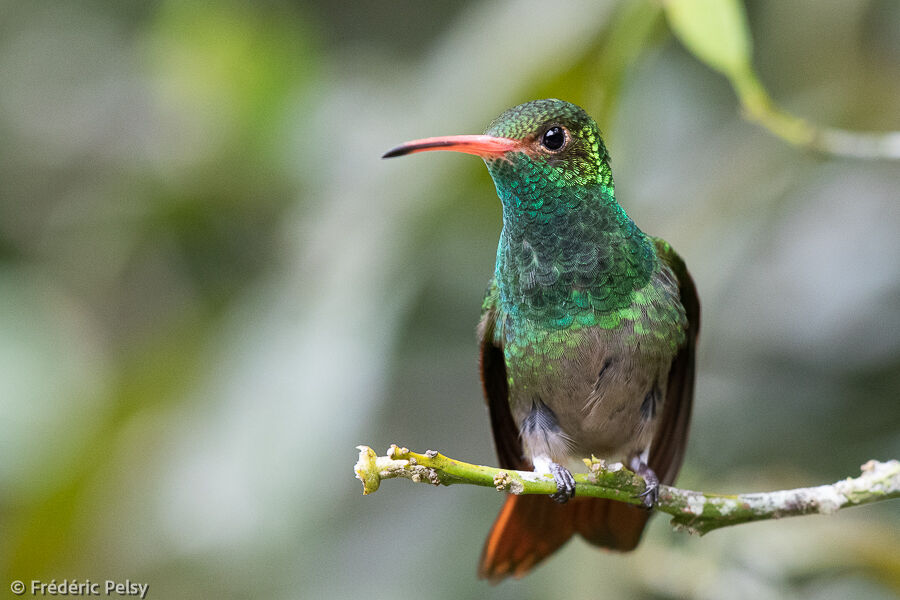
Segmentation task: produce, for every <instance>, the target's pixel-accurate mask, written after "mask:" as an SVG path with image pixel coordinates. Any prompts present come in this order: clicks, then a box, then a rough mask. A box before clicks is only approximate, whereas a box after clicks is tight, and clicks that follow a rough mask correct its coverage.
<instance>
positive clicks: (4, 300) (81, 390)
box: [0, 0, 900, 600]
mask: <svg viewBox="0 0 900 600" xmlns="http://www.w3.org/2000/svg"><path fill="white" fill-rule="evenodd" d="M747 11H748V16H749V23H750V28H751V31H752V34H753V37H754V41H755V51H754V59H755V62H756V66H757V68H758V70H759V73H760V76H761V77H762V79H763V81H764V82H765V83H766V84H767V86H768V87H769V89H770V91H771V92H772V94H773V96H774V97H776V98H777V99H778V100H779V101H780V102H781V103H782V104H783V106H784V107H786V108H787V109H789V110H791V111H793V112H795V113H797V114H801V115H804V116H806V117H809V118H811V119H814V120H816V121H818V122H821V123H827V124H830V125H834V126H838V127H845V128H850V129H858V130H890V129H900V4H898V3H896V2H894V1H891V0H871V1H863V0H854V1H847V0H820V1H812V0H809V1H804V2H781V1H779V0H761V1H752V2H748V3H747ZM0 14H2V15H3V18H2V19H0V561H2V566H3V568H2V573H3V575H4V579H3V580H2V581H0V584H2V585H0V590H3V591H0V594H7V595H9V596H10V597H12V595H11V592H9V591H7V590H8V589H9V588H8V586H9V582H10V581H12V580H14V579H22V580H25V581H26V582H27V581H30V580H31V579H43V580H45V581H49V580H50V579H53V578H55V579H57V580H62V579H64V578H68V579H72V578H77V579H79V580H84V579H86V578H91V579H93V580H100V581H102V580H104V579H116V578H118V579H120V580H124V579H125V578H129V579H131V580H132V581H137V582H146V583H149V584H150V592H149V596H148V597H150V598H157V599H161V598H274V599H281V598H285V599H287V598H350V597H369V598H410V597H429V598H431V597H433V598H447V599H450V598H453V599H456V598H467V597H492V598H494V597H496V598H532V597H533V598H539V597H547V596H549V595H560V592H561V590H563V595H565V596H566V597H570V598H588V597H591V598H595V597H611V598H612V597H616V598H647V599H662V598H702V599H719V598H748V599H749V598H754V599H758V598H762V599H800V598H804V599H805V598H813V599H822V600H825V599H829V600H830V599H843V598H851V597H852V598H874V599H881V598H897V597H900V534H898V532H900V511H898V505H897V503H896V502H889V503H882V504H878V505H873V506H870V507H864V508H857V509H852V510H848V511H844V512H841V513H840V514H838V515H836V516H833V517H828V518H826V517H806V518H801V519H793V520H787V521H780V522H767V523H760V524H754V525H745V526H741V527H735V528H731V529H727V530H722V531H718V532H715V533H712V534H710V535H709V536H707V537H705V538H702V539H700V538H697V537H689V536H687V535H686V534H683V533H673V532H672V531H671V530H670V528H669V527H668V525H667V523H666V519H664V518H662V517H657V518H656V519H654V521H653V522H652V524H651V526H650V528H649V530H648V532H647V534H646V536H645V542H644V543H643V544H642V546H641V547H640V548H639V549H638V550H637V551H636V552H634V553H633V554H630V555H626V556H620V555H612V554H607V553H604V552H600V551H597V550H595V549H592V548H589V547H588V546H586V545H585V544H584V543H583V542H582V541H581V540H576V541H573V542H571V543H570V544H569V545H568V546H566V547H565V548H564V549H563V551H561V552H560V553H559V554H558V555H557V556H555V557H554V558H553V559H552V560H550V561H549V562H548V563H547V564H545V565H543V566H542V567H541V568H540V569H539V570H538V571H537V573H536V574H535V575H534V576H531V577H529V578H527V579H525V580H522V581H517V582H507V583H504V584H503V585H501V586H499V587H495V588H492V587H490V586H488V585H487V584H486V583H484V582H481V581H477V580H476V579H475V565H476V560H477V558H478V555H479V553H480V550H481V545H482V542H483V539H484V537H485V535H486V534H487V531H488V528H489V526H490V524H491V523H492V522H493V520H494V518H495V516H496V513H497V511H498V510H499V507H500V505H501V503H502V498H501V497H500V496H499V495H498V494H494V493H491V492H490V491H488V490H485V489H481V488H474V487H467V486H458V487H453V488H448V489H433V488H430V487H426V486H419V485H411V484H408V483H406V482H389V483H386V484H385V485H384V486H383V488H382V489H381V490H380V491H379V492H378V493H377V494H375V495H374V496H371V497H363V496H362V495H361V486H360V484H359V482H358V481H356V480H355V479H354V478H353V475H352V465H353V463H354V462H355V460H356V450H355V449H354V446H355V445H357V444H360V443H365V444H368V445H371V446H373V447H374V448H376V449H377V450H378V451H379V452H383V451H384V450H385V449H386V448H387V446H388V444H390V443H392V442H396V443H399V444H402V445H406V446H408V447H410V448H413V449H417V450H420V451H424V450H425V449H428V448H434V449H439V450H441V451H442V452H445V453H446V454H448V455H450V456H453V457H457V458H460V459H464V460H470V461H473V462H481V463H487V464H492V463H495V457H494V452H493V446H492V442H491V438H490V433H489V425H488V422H487V413H486V409H485V406H484V403H483V401H482V398H481V391H480V387H479V381H478V374H477V369H476V349H475V337H474V326H475V323H476V321H477V320H478V317H479V308H480V303H481V296H482V293H483V292H484V289H485V286H486V284H487V281H488V277H489V276H490V274H491V272H492V270H493V263H494V255H495V249H496V243H497V237H498V234H499V229H500V206H499V202H498V201H497V199H496V198H495V196H494V190H493V185H492V184H491V181H490V178H489V176H488V174H487V171H486V169H485V168H484V166H483V165H482V164H480V162H479V161H478V160H477V159H475V158H473V157H467V156H456V155H425V156H414V157H410V158H405V159H402V160H396V161H382V160H380V158H379V157H380V155H381V154H382V153H383V152H384V151H385V150H387V149H389V148H391V147H393V146H394V145H396V144H398V143H400V142H402V141H404V140H407V139H411V138H417V137H425V136H431V135H442V134H453V133H478V132H480V131H482V130H483V129H484V127H485V126H486V125H487V124H488V123H489V121H490V120H491V119H492V118H493V117H494V116H495V115H497V114H499V113H500V112H501V111H503V110H504V109H505V108H507V107H509V106H512V105H515V104H518V103H520V102H524V101H526V100H531V99H535V98H541V97H551V96H555V97H560V98H564V99H567V100H570V101H572V102H576V103H578V104H581V105H583V106H584V107H585V108H586V109H587V110H588V112H590V113H592V114H593V115H594V116H595V117H596V118H597V120H598V122H599V123H600V126H601V128H602V129H603V131H604V132H605V136H606V141H607V145H608V147H609V148H610V151H611V154H612V159H613V163H612V164H613V171H614V174H615V177H616V183H617V187H616V189H617V192H618V198H619V200H620V202H621V203H622V204H623V206H625V208H626V210H628V212H629V213H630V215H631V216H632V217H633V218H634V220H635V221H636V222H637V223H638V224H639V225H640V226H641V228H642V229H644V230H645V231H647V232H649V233H652V234H655V235H660V236H662V237H664V238H666V239H667V240H669V241H670V242H671V243H672V244H673V245H674V246H675V247H676V248H677V250H678V251H679V252H680V254H681V255H682V256H683V257H684V258H685V260H686V261H687V263H688V265H689V267H690V268H691V270H692V272H693V275H694V278H695V280H696V282H697V286H698V288H699V292H700V297H701V301H702V303H703V309H704V323H703V331H702V335H701V342H700V354H699V373H698V381H697V395H696V402H695V407H696V408H695V415H696V417H695V420H694V426H693V434H692V440H691V443H690V447H689V451H688V454H687V459H686V464H685V467H684V469H683V472H682V476H681V478H680V480H679V483H680V484H681V485H682V486H683V487H692V488H697V489H703V490H707V491H719V492H739V491H761V490H767V489H780V488H785V487H797V486H802V485H813V484H819V483H827V482H830V481H833V480H835V479H838V478H841V477H844V476H847V475H853V474H855V473H857V472H858V467H859V465H860V464H861V463H863V462H865V461H866V460H867V459H869V458H877V459H888V458H897V457H900V433H898V432H900V410H898V398H900V259H898V257H900V235H898V232H900V204H898V196H900V193H898V190H900V168H898V165H897V163H890V162H887V161H860V160H848V159H836V158H829V157H826V156H821V155H814V154H810V153H808V152H805V151H802V150H800V149H798V148H795V147H792V146H790V145H787V144H785V143H784V142H782V141H781V140H779V139H777V138H774V137H772V136H771V135H770V134H769V133H767V132H766V131H764V130H762V129H760V128H759V127H757V126H755V125H753V124H750V123H747V122H746V121H744V120H742V118H741V116H740V110H739V107H738V103H737V101H736V98H735V95H734V93H733V91H732V90H731V88H730V87H729V85H728V83H727V81H726V80H725V79H724V78H723V77H722V76H721V75H719V74H717V73H715V72H713V71H711V70H710V69H709V68H707V67H706V66H704V65H703V64H701V63H700V62H698V61H697V60H696V59H695V58H694V57H693V56H692V55H690V54H689V53H688V52H687V51H686V50H685V49H684V48H683V47H682V46H681V45H680V44H679V43H678V42H677V41H676V40H675V39H673V37H672V35H671V33H670V31H669V29H668V27H667V25H666V21H665V18H664V16H663V14H662V7H661V5H660V4H659V3H657V2H649V1H648V2H640V1H638V2H623V3H620V2H560V3H553V4H552V5H551V4H549V3H537V2H518V1H513V0H496V1H490V2H472V1H470V2H458V3H429V2H412V1H402V2H384V3H349V2H345V3H332V2H324V1H323V2H318V3H315V2H310V3H305V2H287V1H282V2H279V1H262V2H258V3H254V4H252V5H251V4H249V3H241V2H218V3H192V2H177V1H170V2H156V1H154V2H147V1H140V2H138V1H135V0H127V1H120V2H102V1H99V0H80V1H77V2H76V1H73V2H51V1H47V0H34V1H32V2H15V1H11V0H7V1H0ZM607 590H608V593H606V591H607Z"/></svg>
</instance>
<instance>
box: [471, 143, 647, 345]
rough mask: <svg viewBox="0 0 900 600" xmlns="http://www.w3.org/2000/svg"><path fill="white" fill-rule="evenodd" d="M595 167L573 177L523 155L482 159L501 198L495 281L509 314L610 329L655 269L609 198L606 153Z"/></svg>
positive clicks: (542, 322)
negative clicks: (501, 216)
mask: <svg viewBox="0 0 900 600" xmlns="http://www.w3.org/2000/svg"><path fill="white" fill-rule="evenodd" d="M595 164H596V166H597V168H598V170H597V172H591V173H574V174H573V173H572V172H571V171H569V172H566V171H564V170H563V169H562V168H561V167H559V166H557V165H554V164H553V163H552V162H551V161H546V160H541V161H538V160H535V159H533V158H531V157H530V156H528V155H527V154H525V153H515V154H508V155H507V158H505V159H498V160H493V161H489V162H488V169H489V170H490V172H491V176H492V177H493V179H494V183H495V185H496V187H497V194H498V195H499V196H500V200H501V202H502V203H503V231H502V233H501V235H500V245H499V247H498V248H497V266H496V271H495V278H496V281H497V287H498V289H499V294H500V303H501V306H502V308H503V310H504V311H505V312H506V313H507V314H509V315H510V316H512V317H522V318H525V319H528V320H530V321H531V322H533V323H534V324H536V325H539V326H541V327H546V328H549V329H567V328H580V327H590V326H601V327H605V328H612V327H615V326H617V325H618V324H619V323H620V317H623V316H626V315H624V314H623V311H627V310H628V309H629V308H630V307H631V306H632V304H633V303H634V300H635V298H634V295H635V293H637V292H638V290H640V289H641V288H642V287H644V286H645V285H646V284H647V283H648V281H649V280H650V277H651V275H652V273H653V271H654V270H655V269H656V268H657V260H656V254H655V252H654V248H653V243H652V241H651V240H650V239H648V238H647V236H645V235H644V233H643V232H642V231H641V230H640V229H638V228H637V226H636V225H635V224H634V222H633V221H632V220H631V219H630V218H629V217H628V215H627V214H625V211H624V210H623V209H622V207H621V206H619V204H618V203H617V202H616V200H615V193H614V184H613V180H612V175H611V173H610V170H609V165H608V163H607V162H606V160H605V157H604V160H601V161H599V164H598V163H595ZM591 170H592V171H593V169H591Z"/></svg>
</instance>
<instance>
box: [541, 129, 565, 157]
mask: <svg viewBox="0 0 900 600" xmlns="http://www.w3.org/2000/svg"><path fill="white" fill-rule="evenodd" d="M565 144H566V130H565V129H563V128H562V127H559V126H553V127H551V128H550V129H548V130H547V131H545V132H544V135H542V136H541V146H543V147H544V148H546V149H547V150H550V151H551V152H556V151H557V150H559V149H560V148H562V147H563V146H564V145H565Z"/></svg>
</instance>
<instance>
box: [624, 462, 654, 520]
mask: <svg viewBox="0 0 900 600" xmlns="http://www.w3.org/2000/svg"><path fill="white" fill-rule="evenodd" d="M629 466H630V467H631V470H632V471H634V472H635V473H636V474H638V475H640V476H641V477H643V478H644V491H643V492H641V493H640V494H638V495H637V496H635V498H641V499H642V500H643V501H644V507H645V508H647V509H648V510H649V509H651V508H653V507H654V506H656V504H657V503H658V502H659V477H657V476H656V473H654V472H653V469H651V468H650V465H648V464H647V463H645V462H644V461H643V460H642V459H641V457H639V456H635V457H634V458H632V459H631V462H630V463H629Z"/></svg>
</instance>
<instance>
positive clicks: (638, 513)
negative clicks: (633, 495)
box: [478, 495, 650, 583]
mask: <svg viewBox="0 0 900 600" xmlns="http://www.w3.org/2000/svg"><path fill="white" fill-rule="evenodd" d="M649 518H650V512H649V511H647V510H644V509H642V508H638V507H635V506H631V505H629V504H624V503H622V502H616V501H614V500H604V499H602V498H573V499H572V500H570V501H569V502H567V503H566V504H558V503H557V502H554V501H553V500H552V499H551V498H550V497H548V496H537V495H522V496H515V495H510V496H508V497H507V499H506V503H505V504H504V505H503V509H502V510H501V511H500V515H499V516H498V517H497V520H496V521H495V522H494V526H493V527H492V528H491V532H490V534H489V535H488V538H487V541H485V543H484V550H483V551H482V553H481V561H480V564H479V566H478V576H479V577H481V578H484V579H489V580H490V581H491V582H492V583H498V582H500V581H501V580H503V579H504V578H506V577H516V578H518V577H522V576H523V575H525V574H526V573H528V571H530V570H531V569H532V568H533V567H534V566H535V565H537V564H538V563H539V562H541V561H542V560H544V559H545V558H547V557H548V556H550V555H551V554H553V553H554V552H555V551H556V550H558V549H559V548H560V546H562V545H563V544H565V543H566V542H567V541H569V538H571V537H572V536H573V535H574V534H576V533H578V534H580V535H581V536H582V537H584V539H586V540H587V541H588V542H590V543H591V544H594V545H597V546H603V547H605V548H609V549H611V550H619V551H621V552H626V551H628V550H633V549H634V548H635V546H637V544H638V542H639V541H640V539H641V533H643V531H644V526H645V525H646V524H647V520H648V519H649Z"/></svg>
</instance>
